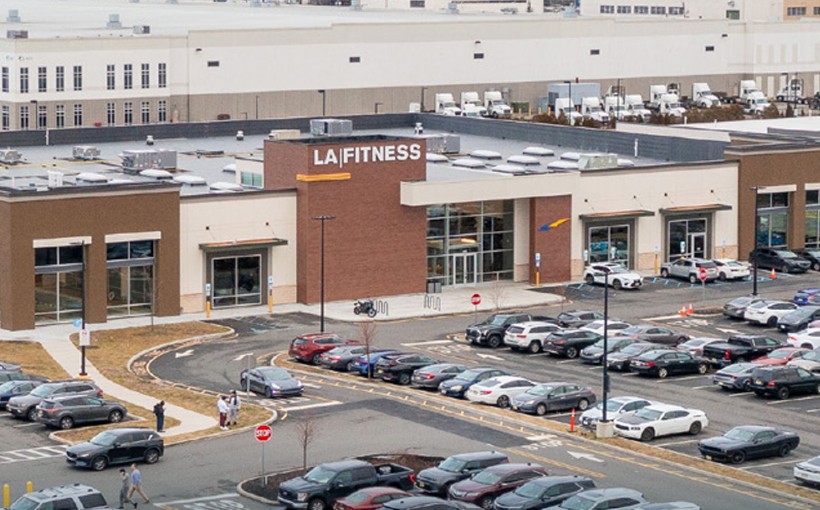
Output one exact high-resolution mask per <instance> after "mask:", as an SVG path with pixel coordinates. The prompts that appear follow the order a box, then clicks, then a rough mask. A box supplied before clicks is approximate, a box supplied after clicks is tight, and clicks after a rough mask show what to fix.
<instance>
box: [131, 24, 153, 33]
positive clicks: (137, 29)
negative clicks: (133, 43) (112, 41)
mask: <svg viewBox="0 0 820 510" xmlns="http://www.w3.org/2000/svg"><path fill="white" fill-rule="evenodd" d="M134 33H135V34H137V35H140V34H150V33H151V26H150V25H134Z"/></svg>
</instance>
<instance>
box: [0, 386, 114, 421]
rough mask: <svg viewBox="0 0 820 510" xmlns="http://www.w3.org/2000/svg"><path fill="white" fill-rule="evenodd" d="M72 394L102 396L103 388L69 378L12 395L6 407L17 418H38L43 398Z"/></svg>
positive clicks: (30, 419) (31, 419) (32, 419)
mask: <svg viewBox="0 0 820 510" xmlns="http://www.w3.org/2000/svg"><path fill="white" fill-rule="evenodd" d="M70 395H72V396H73V395H77V396H79V395H85V396H88V397H102V390H101V389H99V388H98V387H97V385H96V384H94V383H93V382H91V381H83V380H75V379H71V380H67V381H55V382H50V383H45V384H41V385H40V386H38V387H36V388H34V389H33V390H31V392H30V393H29V394H27V395H20V396H19V397H11V398H10V399H9V402H8V404H6V409H8V410H9V412H10V413H11V414H12V416H14V417H15V418H27V419H28V420H29V421H34V420H36V419H37V406H38V405H39V404H40V402H42V401H43V399H46V398H55V397H63V396H70Z"/></svg>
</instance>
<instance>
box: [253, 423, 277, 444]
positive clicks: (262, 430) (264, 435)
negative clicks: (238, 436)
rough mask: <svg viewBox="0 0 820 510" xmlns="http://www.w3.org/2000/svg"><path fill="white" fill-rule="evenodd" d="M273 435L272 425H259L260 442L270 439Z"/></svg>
mask: <svg viewBox="0 0 820 510" xmlns="http://www.w3.org/2000/svg"><path fill="white" fill-rule="evenodd" d="M272 435H273V433H272V431H271V428H270V425H258V426H257V427H256V440H257V441H259V442H260V443H264V442H267V441H270V438H271V436H272Z"/></svg>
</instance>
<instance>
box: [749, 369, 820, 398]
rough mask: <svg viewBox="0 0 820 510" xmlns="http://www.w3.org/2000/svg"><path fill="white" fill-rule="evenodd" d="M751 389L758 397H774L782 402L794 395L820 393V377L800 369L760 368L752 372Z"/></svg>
mask: <svg viewBox="0 0 820 510" xmlns="http://www.w3.org/2000/svg"><path fill="white" fill-rule="evenodd" d="M750 387H751V388H752V391H754V392H755V394H756V395H757V396H758V397H762V396H764V395H774V396H776V397H777V398H779V399H781V400H785V399H787V398H789V396H790V395H791V394H792V393H820V375H817V374H812V373H811V372H809V371H808V370H806V369H804V368H800V367H790V366H788V365H787V366H779V367H760V368H756V369H754V370H752V375H751V383H750Z"/></svg>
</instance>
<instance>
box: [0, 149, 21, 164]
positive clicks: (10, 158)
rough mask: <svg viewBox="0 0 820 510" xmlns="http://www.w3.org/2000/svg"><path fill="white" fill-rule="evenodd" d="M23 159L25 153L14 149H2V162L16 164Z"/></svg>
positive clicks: (0, 150) (0, 155)
mask: <svg viewBox="0 0 820 510" xmlns="http://www.w3.org/2000/svg"><path fill="white" fill-rule="evenodd" d="M22 160H23V155H22V154H20V153H19V152H17V151H16V150H14V149H0V163H3V164H4V165H14V164H17V163H19V162H20V161H22Z"/></svg>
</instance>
